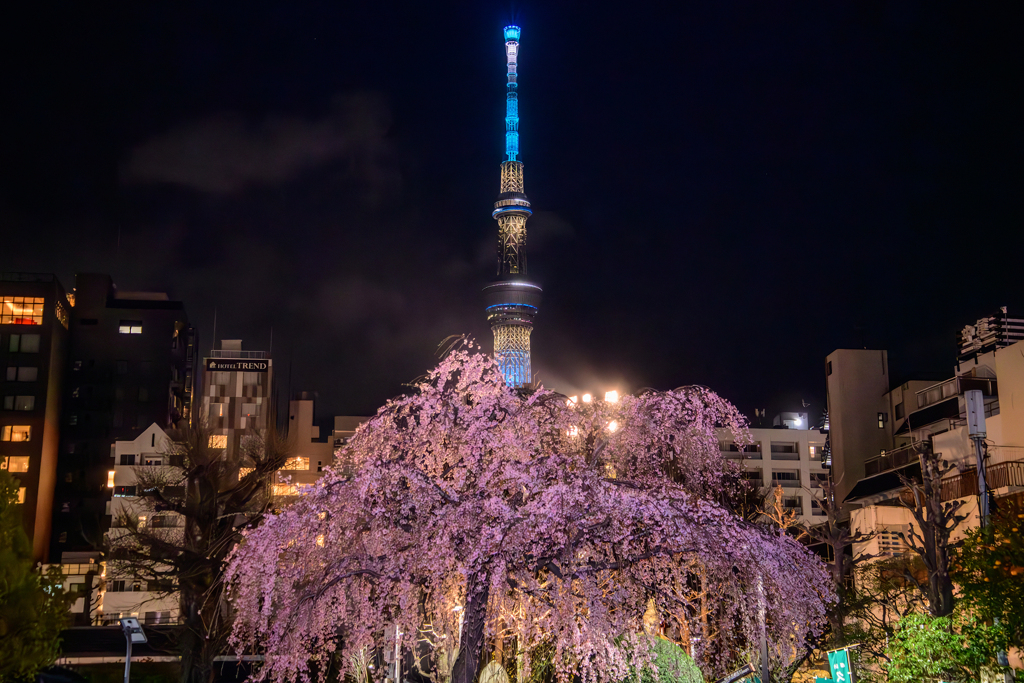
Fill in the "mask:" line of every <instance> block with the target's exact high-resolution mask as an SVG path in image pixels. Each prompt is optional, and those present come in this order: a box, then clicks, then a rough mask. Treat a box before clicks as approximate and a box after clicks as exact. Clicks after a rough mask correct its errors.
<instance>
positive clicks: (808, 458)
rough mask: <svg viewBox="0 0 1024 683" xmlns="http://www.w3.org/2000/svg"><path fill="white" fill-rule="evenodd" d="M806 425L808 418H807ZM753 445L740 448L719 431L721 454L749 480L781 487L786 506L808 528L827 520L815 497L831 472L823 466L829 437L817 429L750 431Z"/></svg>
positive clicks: (755, 429) (753, 482) (767, 486)
mask: <svg viewBox="0 0 1024 683" xmlns="http://www.w3.org/2000/svg"><path fill="white" fill-rule="evenodd" d="M804 424H806V418H804ZM750 436H751V438H752V440H753V441H752V443H751V444H750V445H748V446H746V447H743V448H741V447H740V446H738V445H737V444H736V443H735V442H734V441H733V440H732V437H731V435H730V434H729V432H728V431H727V430H724V429H723V430H720V431H719V437H718V440H719V447H720V448H721V450H722V455H724V456H725V457H727V458H729V459H731V460H735V461H736V462H738V463H739V464H740V466H742V468H743V472H744V476H745V478H746V479H747V481H749V482H751V483H752V484H755V485H757V486H759V487H760V488H762V489H772V490H774V489H775V488H776V487H781V488H782V495H783V507H784V508H785V509H786V510H787V511H790V512H793V513H795V514H796V516H797V519H798V520H799V521H800V522H802V523H803V524H804V525H806V526H813V525H815V524H820V523H821V522H823V521H824V520H825V514H824V511H823V510H822V509H821V508H820V507H819V506H818V503H817V500H816V498H819V497H820V496H821V484H822V482H824V481H827V480H828V476H829V473H828V470H827V469H826V468H825V467H823V466H822V464H821V453H822V449H824V447H825V438H826V434H825V433H822V432H821V431H820V430H817V429H789V428H783V429H764V428H752V429H750Z"/></svg>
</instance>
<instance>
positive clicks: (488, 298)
mask: <svg viewBox="0 0 1024 683" xmlns="http://www.w3.org/2000/svg"><path fill="white" fill-rule="evenodd" d="M519 35H520V29H519V27H518V26H506V27H505V58H506V63H507V65H508V73H507V84H506V92H505V160H504V161H503V162H502V163H501V193H500V194H499V195H498V201H496V202H495V203H494V212H493V213H492V214H491V215H492V216H493V217H494V219H495V220H497V221H498V276H497V279H496V280H495V281H494V282H492V283H491V284H489V285H487V286H486V287H484V297H485V302H486V306H487V309H486V310H487V320H488V322H490V324H491V331H492V332H493V333H494V358H495V360H496V361H497V363H498V367H500V368H501V372H502V374H503V375H504V376H505V381H506V382H507V383H508V384H509V385H511V386H514V387H522V386H528V385H529V384H531V383H532V382H533V373H532V370H531V367H530V333H531V332H533V319H534V317H535V316H536V315H537V309H538V306H539V305H540V298H541V288H540V287H539V286H537V285H536V284H534V283H532V282H530V281H529V280H527V279H526V221H527V219H528V218H529V217H530V216H531V215H532V211H531V210H530V202H529V200H528V199H527V198H526V193H525V189H524V186H523V162H522V161H520V160H519V93H518V91H517V87H518V85H517V82H516V65H517V62H518V56H519Z"/></svg>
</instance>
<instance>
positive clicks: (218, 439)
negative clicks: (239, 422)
mask: <svg viewBox="0 0 1024 683" xmlns="http://www.w3.org/2000/svg"><path fill="white" fill-rule="evenodd" d="M209 445H210V448H227V447H228V435H227V434H211V435H210V444H209Z"/></svg>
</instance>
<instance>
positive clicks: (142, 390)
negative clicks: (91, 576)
mask: <svg viewBox="0 0 1024 683" xmlns="http://www.w3.org/2000/svg"><path fill="white" fill-rule="evenodd" d="M74 303H75V305H74V307H73V308H72V309H71V325H70V327H71V330H70V349H69V353H68V367H67V373H66V376H65V382H64V386H65V388H64V405H63V410H62V411H61V412H62V416H63V417H62V420H63V425H62V427H61V448H60V453H59V456H58V461H57V485H56V494H55V501H54V503H55V505H54V508H53V537H52V539H51V542H50V549H51V552H50V561H51V562H58V561H60V560H61V557H62V554H63V553H72V552H75V553H80V552H86V551H90V550H95V549H96V548H97V547H98V546H99V545H100V543H101V542H102V538H103V534H104V533H105V532H106V531H107V529H108V528H109V526H110V510H109V508H110V502H111V493H112V491H113V489H112V488H110V487H109V486H108V483H109V481H108V480H109V473H110V471H111V469H112V467H113V465H114V461H113V455H114V442H115V441H132V440H134V439H136V438H138V436H139V435H140V434H142V432H143V431H145V430H146V429H147V428H148V427H149V426H150V425H152V424H154V423H155V424H156V425H158V426H159V427H161V428H164V429H167V428H175V427H180V426H185V425H187V424H188V422H189V420H190V416H191V410H192V399H193V393H194V392H193V388H194V382H195V359H196V334H195V330H194V329H193V328H192V326H191V325H190V324H189V321H188V316H187V315H186V313H185V306H184V305H183V304H182V303H181V302H180V301H172V300H171V298H170V297H169V296H168V295H167V294H165V293H164V292H127V291H121V290H119V289H118V288H117V286H116V285H115V284H114V282H113V280H111V278H110V276H109V275H103V274H95V273H80V274H79V275H77V276H76V278H75V291H74Z"/></svg>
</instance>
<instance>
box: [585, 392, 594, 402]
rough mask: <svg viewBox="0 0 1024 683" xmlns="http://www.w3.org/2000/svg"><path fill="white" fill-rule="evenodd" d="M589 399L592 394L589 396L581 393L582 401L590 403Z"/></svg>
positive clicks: (591, 397)
mask: <svg viewBox="0 0 1024 683" xmlns="http://www.w3.org/2000/svg"><path fill="white" fill-rule="evenodd" d="M591 399H593V396H591V395H590V394H583V402H584V403H590V401H591Z"/></svg>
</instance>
